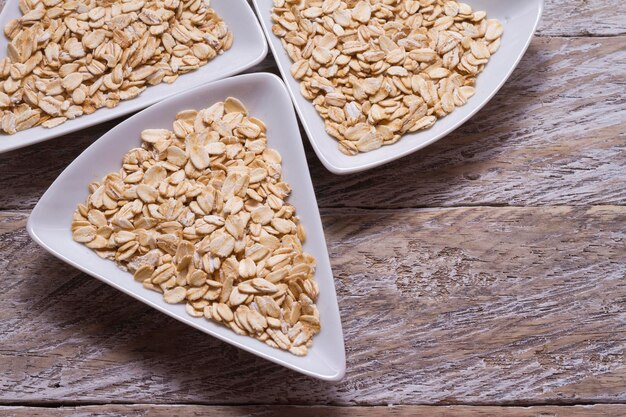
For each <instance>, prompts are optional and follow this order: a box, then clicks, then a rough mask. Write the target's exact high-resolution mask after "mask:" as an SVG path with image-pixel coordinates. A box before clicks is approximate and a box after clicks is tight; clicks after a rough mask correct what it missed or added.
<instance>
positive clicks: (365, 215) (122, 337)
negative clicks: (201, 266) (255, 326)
mask: <svg viewBox="0 0 626 417" xmlns="http://www.w3.org/2000/svg"><path fill="white" fill-rule="evenodd" d="M26 216H27V212H4V213H1V214H0V225H2V226H0V233H1V235H0V253H2V254H3V257H2V259H1V260H0V280H1V281H2V282H3V284H4V287H3V288H4V293H3V296H2V297H0V403H5V404H7V403H30V402H38V403H43V404H45V403H47V402H54V403H57V402H61V401H70V402H80V403H89V402H118V401H123V402H134V403H146V402H154V403H194V404H195V403H200V404H267V403H279V404H287V403H290V404H334V405H384V404H390V403H391V404H518V405H527V404H531V403H542V402H543V403H576V402H583V401H584V402H591V401H593V402H595V401H601V402H620V401H626V392H625V391H624V389H623V387H624V386H626V364H625V363H624V359H625V358H624V348H625V346H626V282H625V280H624V276H625V275H626V256H625V255H626V246H625V245H624V243H625V239H626V231H625V230H624V228H623V225H624V223H625V222H626V207H617V206H598V207H555V208H547V207H535V208H532V207H531V208H457V209H437V210H365V211H364V210H346V209H327V210H323V222H324V227H325V231H326V236H327V240H328V245H329V251H330V255H331V259H332V266H333V270H334V274H335V279H336V283H337V291H338V295H339V303H340V308H341V314H342V318H343V327H344V333H345V340H346V349H347V360H348V372H347V376H346V378H345V379H344V380H343V381H342V382H341V383H338V384H324V383H320V382H319V381H315V380H312V379H309V378H307V377H304V376H301V375H299V374H296V373H294V372H292V371H289V370H287V369H284V368H281V367H279V366H277V365H274V364H272V363H270V362H267V361H264V360H262V359H259V358H256V357H254V356H252V355H250V354H248V353H245V352H242V351H240V350H238V349H236V348H233V347H230V346H228V345H226V344H224V343H222V342H219V341H218V340H216V339H213V338H211V337H209V336H207V335H205V334H203V333H200V332H198V331H195V330H193V329H190V328H188V327H187V326H185V325H183V324H181V323H178V322H176V321H174V320H173V319H170V318H168V317H166V316H164V315H162V314H160V313H158V312H156V311H154V310H152V309H150V308H149V307H147V306H145V305H143V304H141V303H139V302H136V301H134V300H132V299H130V298H129V297H127V296H125V295H123V294H122V293H120V292H118V291H116V290H114V289H112V288H109V287H107V286H106V285H104V284H101V283H100V282H99V281H97V280H96V279H93V278H91V277H88V276H86V275H84V274H82V273H80V272H79V271H77V270H75V269H73V268H72V267H71V266H68V265H66V264H64V263H62V262H60V261H58V260H56V259H55V258H53V257H52V256H50V255H48V254H46V253H45V252H44V251H43V250H42V249H40V248H39V247H37V246H36V245H35V244H34V243H33V242H32V241H31V240H30V239H29V238H28V236H27V234H26V232H25V230H24V229H23V224H24V221H25V218H26ZM322 314H323V312H322ZM598 387H602V388H601V389H598Z"/></svg>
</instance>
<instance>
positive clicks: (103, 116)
mask: <svg viewBox="0 0 626 417" xmlns="http://www.w3.org/2000/svg"><path fill="white" fill-rule="evenodd" d="M225 1H226V2H231V1H238V2H239V3H241V4H242V7H243V8H244V10H246V13H248V14H249V17H250V18H251V19H252V20H254V22H255V25H254V31H255V32H256V35H258V36H257V38H258V39H262V42H261V46H262V48H261V50H260V54H259V55H258V56H256V57H255V58H254V59H253V60H251V61H249V62H247V63H243V64H242V65H238V66H236V67H233V69H232V70H229V71H226V72H225V73H224V75H222V76H220V77H219V78H216V79H214V80H211V81H206V82H200V83H199V84H196V85H194V86H191V87H188V88H186V89H184V90H182V91H176V87H175V86H176V82H174V83H172V84H169V85H170V86H173V87H172V89H173V91H174V92H173V93H170V94H167V95H165V97H155V98H153V99H150V100H148V101H146V102H145V103H142V102H135V105H133V101H134V100H137V99H140V98H141V95H139V96H138V97H135V98H134V99H131V100H126V102H127V103H130V104H129V106H130V108H129V109H126V110H123V111H122V112H120V113H115V112H112V113H109V114H107V113H100V114H98V110H100V109H98V110H96V111H95V112H94V113H93V114H98V116H97V117H98V119H97V120H96V121H94V122H93V123H88V122H86V124H85V125H84V126H80V125H79V126H71V127H67V128H64V129H62V130H59V131H58V133H57V132H55V131H54V130H55V129H56V128H57V127H60V126H63V125H60V126H56V127H55V128H51V129H47V130H46V131H48V132H50V133H48V134H42V135H39V136H38V137H37V139H33V140H29V141H28V142H27V143H15V144H13V145H10V146H7V147H4V148H2V147H0V154H3V153H6V152H11V151H14V150H16V149H21V148H25V147H27V146H31V145H36V144H38V143H42V142H46V141H48V140H52V139H56V138H59V137H61V136H65V135H68V134H70V133H74V132H77V131H80V130H84V129H89V128H90V127H93V126H96V125H100V124H102V123H106V122H109V121H111V120H114V119H117V118H119V117H125V116H127V115H129V114H132V113H136V112H139V111H142V110H144V109H146V108H147V107H150V106H152V105H154V104H157V103H160V102H161V101H163V100H166V99H169V98H171V97H174V96H175V95H177V94H180V93H181V92H184V91H191V90H193V89H195V88H197V87H200V86H203V85H206V84H208V83H211V82H215V81H219V80H223V79H226V78H230V77H233V76H234V75H237V74H240V73H242V72H244V71H246V70H248V69H250V68H252V67H253V66H255V65H257V64H259V63H260V62H261V61H263V60H264V59H265V57H267V54H268V53H269V47H268V44H267V38H266V37H265V35H264V33H263V28H262V27H261V26H260V22H259V20H258V19H257V17H256V14H255V13H254V10H253V9H252V7H251V6H250V3H249V2H248V1H247V0H225ZM17 3H18V0H6V2H5V4H4V6H3V7H2V10H1V11H0V22H2V21H3V19H5V15H6V14H7V13H9V12H8V10H9V7H12V6H13V7H17ZM250 15H251V16H250ZM248 30H251V29H248ZM0 36H5V35H4V34H0ZM226 52H227V51H226ZM1 56H2V55H0V57H1ZM210 62H211V61H209V62H208V63H210ZM208 63H207V64H208ZM200 68H202V67H200ZM200 68H199V69H200ZM196 71H198V69H196V70H195V71H193V72H196ZM193 72H190V73H187V74H192V73H193ZM187 74H182V75H181V77H182V76H185V75H187ZM136 103H139V104H136ZM113 109H114V108H113ZM102 110H104V108H103V109H102ZM89 116H92V115H91V114H89V115H84V116H80V117H79V118H77V119H75V120H80V119H81V118H83V117H85V118H88V117H89ZM122 122H123V121H122ZM122 122H120V123H122ZM29 130H30V129H26V130H25V131H24V132H28V131H29ZM18 133H19V132H18ZM11 136H12V135H7V134H4V133H0V141H2V138H3V137H11Z"/></svg>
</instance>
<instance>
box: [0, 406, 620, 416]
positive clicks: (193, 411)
mask: <svg viewBox="0 0 626 417" xmlns="http://www.w3.org/2000/svg"><path fill="white" fill-rule="evenodd" d="M625 414H626V406H624V405H592V406H584V405H581V406H564V407H549V406H547V407H467V406H444V407H428V406H391V407H297V406H296V407H293V406H226V407H224V406H202V405H182V406H171V405H94V406H83V407H62V408H35V407H0V415H2V416H5V417H85V416H106V417H115V416H120V417H200V416H212V417H213V416H215V417H294V416H297V417H366V416H367V417H370V416H371V417H491V416H498V417H623V416H624V415H625Z"/></svg>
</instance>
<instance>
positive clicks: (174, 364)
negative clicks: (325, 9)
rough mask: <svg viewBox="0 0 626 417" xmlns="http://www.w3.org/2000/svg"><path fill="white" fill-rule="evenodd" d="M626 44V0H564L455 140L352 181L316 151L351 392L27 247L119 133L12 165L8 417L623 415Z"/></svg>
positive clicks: (0, 326) (2, 337) (2, 261)
mask: <svg viewBox="0 0 626 417" xmlns="http://www.w3.org/2000/svg"><path fill="white" fill-rule="evenodd" d="M625 45H626V5H625V4H624V3H623V2H622V1H618V0H606V1H601V0H588V1H582V0H577V1H564V0H559V1H556V0H555V1H548V2H547V4H546V10H545V14H544V19H543V22H542V24H541V28H540V30H539V32H538V36H537V37H536V38H535V39H534V40H533V42H532V44H531V47H530V49H529V51H528V53H527V54H526V56H525V57H524V58H523V60H522V62H521V63H520V66H519V67H518V69H517V70H516V71H515V72H514V74H513V76H512V77H511V79H510V80H509V81H508V82H507V84H506V85H505V86H504V88H503V89H502V90H501V91H500V93H498V95H497V96H496V97H495V98H494V100H493V101H492V102H491V103H490V104H489V105H488V106H487V107H486V108H485V109H483V110H482V111H481V112H479V113H478V114H477V115H476V116H475V117H474V118H473V119H472V120H471V121H470V122H469V123H467V124H466V125H465V126H463V127H462V128H461V129H459V130H458V131H456V132H455V133H453V134H452V135H450V136H448V137H446V138H445V139H443V140H441V141H439V142H438V143H436V144H435V145H433V146H431V147H429V148H427V149H425V150H423V151H420V152H417V153H415V154H413V155H411V156H408V157H406V158H403V159H401V160H399V161H396V162H394V163H392V164H389V165H387V166H385V167H382V168H380V169H376V170H373V171H368V172H367V173H364V174H358V175H353V176H342V177H338V176H334V175H332V174H330V173H329V172H327V171H325V169H324V168H323V167H322V165H321V164H320V163H319V161H318V160H317V159H316V157H315V155H314V154H313V153H312V151H311V149H310V146H308V144H306V148H307V154H308V161H309V166H310V169H311V172H312V175H313V179H314V185H315V189H316V193H317V196H318V201H319V205H320V207H321V212H322V218H323V223H324V227H325V232H326V236H327V241H328V246H329V251H330V254H331V258H332V266H333V271H334V273H335V278H336V284H337V291H338V296H339V302H340V308H341V314H342V320H343V326H344V333H345V339H346V349H347V361H348V372H347V375H346V378H345V379H344V380H343V381H342V382H340V383H337V384H327V383H322V382H319V381H315V380H312V379H309V378H307V377H304V376H301V375H299V374H296V373H293V372H291V371H288V370H286V369H284V368H281V367H278V366H277V365H273V364H271V363H269V362H266V361H263V360H261V359H258V358H256V357H253V356H252V355H249V354H247V353H244V352H241V351H239V350H237V349H235V348H233V347H230V346H228V345H226V344H224V343H222V342H219V341H217V340H215V339H212V338H210V337H208V336H206V335H204V334H202V333H199V332H197V331H195V330H193V329H190V328H188V327H186V326H184V325H183V324H180V323H178V322H175V321H174V320H172V319H169V318H168V317H166V316H164V315H161V314H160V313H157V312H156V311H153V310H151V309H150V308H148V307H146V306H144V305H143V304H140V303H138V302H136V301H134V300H132V299H130V298H129V297H127V296H125V295H123V294H121V293H119V292H117V291H116V290H114V289H112V288H109V287H107V286H105V285H104V284H101V283H100V282H98V281H97V280H95V279H93V278H90V277H88V276H86V275H84V274H82V273H80V272H78V271H77V270H75V269H73V268H72V267H70V266H68V265H65V264H63V263H61V262H60V261H58V260H56V259H55V258H54V257H52V256H50V255H48V254H47V253H45V252H44V251H43V250H42V249H40V248H39V247H38V246H36V245H35V244H34V243H33V242H32V241H31V240H30V239H29V237H28V235H27V233H26V231H25V229H24V225H25V222H26V219H27V217H28V214H29V212H30V210H31V209H32V207H33V206H34V204H35V203H36V201H37V199H38V198H39V197H40V196H41V194H42V193H43V192H44V191H45V190H46V188H47V187H48V186H49V185H50V184H51V183H52V181H54V179H55V178H56V176H57V175H58V174H59V173H60V172H61V171H62V169H63V168H64V167H65V166H67V164H69V163H70V162H71V161H72V160H73V159H74V158H75V157H76V156H77V155H78V154H80V152H81V151H82V150H83V149H85V148H86V147H87V146H89V144H90V143H92V142H93V141H94V140H96V139H97V138H98V137H99V136H101V135H102V134H103V133H104V132H106V131H107V130H108V129H110V128H111V127H112V126H114V125H115V124H116V123H119V121H120V120H117V121H112V122H109V123H106V124H103V125H101V126H97V127H93V128H90V129H87V130H84V131H80V132H77V133H74V134H71V135H68V136H65V137H62V138H58V139H55V140H52V141H49V142H46V143H42V144H39V145H36V146H32V147H29V148H25V149H21V150H17V151H14V152H10V153H7V154H3V155H0V191H1V192H0V280H1V281H2V283H3V291H2V293H1V295H0V405H4V408H0V415H11V416H13V415H14V416H23V415H33V416H37V415H46V416H47V415H51V416H56V415H59V416H61V415H62V416H74V415H89V414H102V415H150V416H160V415H181V416H182V415H185V416H186V415H203V414H206V413H215V414H217V415H233V416H234V415H293V412H294V411H293V410H292V409H288V408H281V407H273V405H280V404H296V405H306V406H313V405H322V404H331V405H340V406H342V407H341V408H337V409H317V408H313V407H310V408H305V409H304V410H306V411H302V410H299V411H301V412H306V413H308V414H303V415H329V414H328V413H332V415H365V413H368V414H374V415H383V414H384V415H399V416H404V415H429V416H431V415H432V416H439V415H442V416H443V415H446V416H456V415H475V416H483V415H507V416H515V417H517V416H527V415H528V416H530V415H559V416H561V415H563V416H565V415H568V416H569V415H572V416H578V415H580V416H583V415H585V416H586V415H615V416H618V415H624V414H626V411H624V408H623V406H622V405H620V404H623V403H625V402H626V388H625V387H626V364H625V363H624V359H625V357H624V353H625V351H626V341H625V339H626V319H625V317H626V280H625V277H626V249H625V234H626V232H625V227H624V225H625V223H626V207H625V200H626V178H625V175H624V174H625V173H626V154H625V152H624V151H625V150H626V149H625V139H626V137H625V136H626V135H625V132H626V100H625V99H624V88H625V80H626V48H625ZM255 70H270V71H275V67H274V66H273V63H272V61H271V57H269V58H268V60H266V62H264V63H263V64H262V65H261V66H259V67H258V68H257V69H255ZM305 142H306V139H305ZM605 403H615V405H603V404H605ZM116 404H118V405H116ZM120 404H124V405H120ZM150 404H162V405H163V406H160V407H156V408H155V407H153V406H151V405H150ZM246 404H248V405H258V404H264V405H267V407H264V408H254V409H251V408H245V407H243V408H242V407H240V406H241V405H246ZM388 404H395V405H405V406H404V407H399V408H395V409H389V408H387V407H384V406H385V405H388ZM451 404H452V405H456V406H466V407H465V408H452V409H450V408H446V407H444V406H445V405H451ZM576 404H598V405H595V406H593V407H586V408H581V407H574V405H576ZM20 405H22V406H26V407H29V406H31V407H32V406H36V408H13V406H20ZM179 405H185V406H179ZM218 405H221V408H220V407H217V406H218ZM419 405H432V407H420V406H419ZM502 405H507V406H509V405H518V406H526V405H537V406H539V405H552V406H553V407H552V408H545V409H544V408H537V407H535V408H512V407H499V406H502ZM59 406H65V407H63V408H59ZM354 406H360V407H356V408H355V407H354ZM168 407H169V408H168ZM344 407H349V408H347V409H346V408H344Z"/></svg>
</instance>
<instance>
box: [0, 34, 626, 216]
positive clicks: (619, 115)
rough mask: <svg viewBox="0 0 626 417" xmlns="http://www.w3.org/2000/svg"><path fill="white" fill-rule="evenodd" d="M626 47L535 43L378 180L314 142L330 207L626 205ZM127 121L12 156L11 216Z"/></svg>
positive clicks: (6, 204)
mask: <svg viewBox="0 0 626 417" xmlns="http://www.w3.org/2000/svg"><path fill="white" fill-rule="evenodd" d="M625 43H626V36H625V37H616V38H560V39H549V38H539V39H535V40H534V41H533V44H532V46H531V48H530V50H529V52H528V53H527V55H526V57H525V58H524V59H523V61H522V63H521V65H520V67H519V68H518V69H517V70H516V72H515V73H514V74H513V77H512V78H511V79H510V80H509V82H508V83H507V84H506V85H505V87H504V88H503V89H502V91H501V92H500V93H499V94H498V95H497V96H496V97H495V99H494V100H493V101H492V103H490V104H489V105H488V106H487V107H486V108H485V109H484V110H483V111H481V112H480V113H479V114H478V115H476V116H475V117H474V118H473V119H472V120H471V121H470V122H469V123H467V124H466V125H465V126H464V127H462V128H461V129H460V130H458V131H457V132H456V133H453V134H452V135H450V136H448V137H447V138H445V139H442V140H441V141H440V142H438V143H437V144H435V145H432V146H430V147H429V148H427V149H425V150H423V151H421V152H418V153H416V154H413V155H411V156H408V157H406V158H403V159H402V160H399V161H396V162H394V163H391V164H389V165H387V166H385V167H383V168H380V169H375V170H372V171H368V172H367V173H362V174H357V175H352V176H342V177H339V176H336V175H333V174H331V173H329V172H328V171H326V169H325V168H324V167H323V166H322V165H321V164H320V162H319V161H318V160H317V158H316V157H315V155H313V153H312V152H311V151H310V147H309V146H308V141H306V140H305V141H306V142H307V149H308V151H309V152H308V154H309V158H308V160H309V166H310V167H311V171H312V176H313V179H314V183H315V188H316V192H317V195H318V199H319V204H320V206H322V207H333V206H335V207H336V206H348V207H389V208H394V207H436V206H458V205H543V204H547V205H550V204H565V205H578V204H583V205H584V204H626V178H625V177H624V175H623V172H624V169H625V168H626V152H625V150H626V105H625V102H624V98H623V91H624V82H623V80H624V78H625V77H626V73H625V69H626V50H625V49H624V48H623V45H624V44H625ZM619 62H621V64H619ZM118 122H119V120H118V121H114V122H110V123H106V124H104V125H100V126H97V127H93V128H91V129H88V130H84V131H81V132H77V133H74V134H72V135H69V136H66V137H63V138H59V139H56V140H52V141H50V142H47V143H43V144H40V145H36V146H32V147H29V148H25V149H20V150H17V151H14V152H10V153H7V154H4V155H0V171H1V172H2V175H0V190H3V192H2V193H0V208H4V209H22V208H31V207H33V206H34V204H35V203H36V201H37V199H38V198H39V196H41V194H42V193H43V192H44V191H45V189H46V188H47V187H48V186H49V185H50V184H51V183H52V181H54V179H55V178H56V177H57V175H58V174H59V173H60V172H61V171H62V169H63V168H64V167H65V166H67V164H69V163H70V162H71V161H72V160H73V159H74V158H75V157H76V156H78V155H79V154H80V152H81V151H82V150H83V149H84V148H85V147H87V146H88V145H89V144H90V143H92V142H93V141H94V140H96V139H97V138H98V137H100V136H101V135H102V134H104V133H105V132H106V131H107V130H109V129H110V128H111V127H113V126H114V125H115V124H117V123H118ZM339 196H340V198H339Z"/></svg>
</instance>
